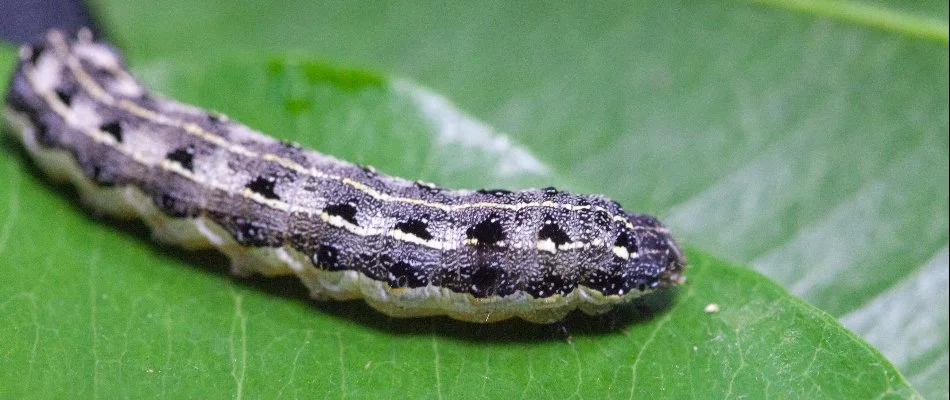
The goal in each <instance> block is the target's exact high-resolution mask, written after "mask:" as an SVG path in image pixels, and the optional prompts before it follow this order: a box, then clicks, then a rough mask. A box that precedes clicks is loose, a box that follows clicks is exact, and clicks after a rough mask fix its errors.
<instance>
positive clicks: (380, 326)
mask: <svg viewBox="0 0 950 400" xmlns="http://www.w3.org/2000/svg"><path fill="white" fill-rule="evenodd" d="M3 129H6V128H3ZM2 133H4V134H0V136H2V138H0V152H2V153H6V154H8V155H10V156H12V157H15V158H19V159H20V161H21V162H22V163H23V164H24V165H26V166H27V169H28V170H29V172H30V174H32V175H33V176H34V177H36V179H37V180H38V181H39V182H41V184H42V185H43V186H45V188H46V189H47V190H49V191H50V192H53V193H56V195H57V196H60V197H62V198H68V199H71V200H72V204H74V205H75V206H76V208H77V209H81V210H80V211H82V213H83V214H84V215H86V216H87V218H88V219H89V220H90V221H94V222H96V223H105V224H108V225H110V226H111V227H113V228H114V229H116V230H119V231H121V232H122V233H123V234H125V235H126V236H128V237H130V238H133V240H139V241H141V242H143V243H145V244H146V246H147V247H148V248H149V249H150V250H151V251H152V252H154V253H155V254H156V255H157V256H161V257H166V258H169V259H173V260H175V261H177V262H180V263H181V264H188V265H192V266H194V267H195V268H199V269H201V270H202V271H204V272H206V273H208V274H212V275H217V276H219V277H222V279H228V280H231V281H232V282H234V283H235V284H236V285H240V286H244V287H249V288H253V289H254V290H259V291H261V292H264V293H267V294H268V295H271V296H275V297H279V298H283V299H288V300H292V301H296V302H300V303H305V304H309V305H311V306H312V308H313V309H314V312H315V314H322V315H324V316H327V317H330V318H336V319H339V320H341V321H342V320H346V321H351V322H355V323H358V324H360V325H362V326H364V327H366V328H368V329H372V330H375V331H378V332H381V333H385V334H392V335H437V336H444V337H449V338H454V339H457V340H464V341H469V342H484V343H497V342H519V343H528V342H547V341H563V342H565V343H566V342H568V341H570V338H571V337H583V336H598V335H611V334H623V332H624V329H625V328H626V327H628V326H630V325H634V324H644V323H648V322H649V321H650V320H652V319H654V318H658V317H660V316H662V315H663V314H664V313H666V312H669V310H670V309H671V305H672V304H673V302H674V301H675V299H676V296H677V292H678V290H677V289H675V288H674V289H672V290H664V291H660V292H658V293H654V294H652V295H649V296H646V297H644V298H641V299H638V300H637V301H634V302H632V303H630V304H627V305H625V306H621V307H617V308H615V309H614V310H613V311H611V312H609V313H607V314H604V315H599V316H590V315H586V314H584V313H582V312H580V311H574V312H572V313H570V314H569V315H568V316H567V317H566V318H565V319H564V320H562V321H560V322H558V323H554V324H535V323H530V322H527V321H524V320H521V319H510V320H505V321H500V322H495V323H491V324H477V323H471V322H464V321H457V320H453V319H450V318H448V317H424V318H405V319H402V318H391V317H388V316H386V315H385V314H382V313H380V312H378V311H376V310H374V309H373V308H372V307H370V306H369V305H367V304H366V303H365V302H363V301H359V300H354V301H342V302H334V301H316V300H313V299H312V298H310V296H309V293H308V292H307V289H306V288H305V287H304V286H303V285H302V284H301V283H300V281H299V280H298V279H297V278H296V277H294V276H282V277H264V276H259V275H255V276H251V277H246V278H242V277H235V276H233V275H231V274H230V273H229V264H230V262H229V261H228V259H227V257H226V256H224V255H223V254H222V253H220V252H218V251H216V250H210V249H209V250H197V251H195V250H186V249H182V248H179V247H175V246H171V245H166V244H162V243H158V242H156V241H154V240H152V238H151V231H150V230H149V228H148V226H146V225H145V223H144V222H142V221H140V220H121V219H115V218H111V217H108V216H102V215H97V214H96V213H95V212H90V210H88V209H85V207H83V206H82V204H80V202H79V201H78V200H77V199H78V198H79V196H78V194H77V192H76V190H75V188H74V187H73V186H72V185H71V184H66V183H57V182H53V181H51V180H49V179H47V177H46V176H45V174H44V173H43V172H42V171H41V170H40V169H39V168H38V167H37V166H36V164H34V163H33V162H32V160H31V159H30V157H29V155H28V154H27V153H26V150H25V149H24V148H23V147H22V146H21V145H20V143H18V142H17V141H16V140H15V139H13V138H12V137H11V135H10V134H9V132H2ZM129 267H130V268H134V266H129ZM315 318H319V316H316V315H315Z"/></svg>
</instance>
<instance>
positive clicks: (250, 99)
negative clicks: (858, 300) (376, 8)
mask: <svg viewBox="0 0 950 400" xmlns="http://www.w3.org/2000/svg"><path fill="white" fill-rule="evenodd" d="M313 71H320V72H319V73H313ZM143 73H144V75H145V76H146V77H147V78H149V81H150V82H155V83H156V84H158V85H159V86H160V87H166V88H167V90H170V91H173V92H174V94H175V96H176V97H180V98H182V99H186V100H188V101H192V102H196V103H201V104H206V105H208V106H211V107H214V108H217V109H220V110H227V111H228V112H230V113H232V114H235V115H238V114H240V115H246V118H245V119H246V121H248V122H249V123H250V124H251V125H252V126H261V127H265V128H266V129H267V130H268V131H270V132H274V133H275V134H276V135H277V136H279V137H281V138H284V139H290V140H296V141H299V142H301V143H303V144H305V145H307V146H314V147H321V148H325V149H327V151H329V152H332V153H335V154H347V153H350V154H352V155H354V157H356V158H357V159H359V158H362V157H365V158H368V159H376V160H380V168H382V169H384V170H387V171H388V170H394V171H397V172H400V173H403V174H407V175H409V176H421V177H424V178H427V179H439V180H443V181H452V182H464V181H465V180H466V179H476V178H479V179H482V178H490V180H492V181H507V180H512V179H513V176H512V175H516V176H517V177H519V178H523V179H528V180H542V179H545V178H544V175H543V174H541V173H542V172H544V171H545V170H544V169H543V168H541V167H540V166H538V165H539V164H537V163H538V161H537V160H534V159H532V158H531V155H530V154H528V153H526V152H524V151H523V150H522V149H519V148H517V147H514V146H513V145H511V144H510V143H509V144H508V145H507V146H508V147H507V148H504V147H501V146H497V145H495V144H496V143H498V141H499V140H500V139H501V136H499V135H498V134H496V133H493V132H490V131H487V130H486V129H487V128H485V127H484V126H480V125H478V124H477V123H475V122H474V121H470V120H465V117H464V116H463V115H461V114H458V113H457V112H456V111H454V110H453V109H452V108H451V104H449V103H447V102H445V100H444V99H440V98H438V97H436V96H435V95H433V94H431V93H427V92H426V91H424V90H423V89H421V88H418V87H415V86H412V85H411V84H410V83H407V82H392V81H387V80H384V79H383V78H381V77H377V76H375V75H371V74H367V73H362V72H354V71H349V70H342V71H341V70H334V69H331V68H328V67H326V66H325V65H324V64H319V63H310V62H293V61H291V62H288V61H285V60H282V59H279V58H278V59H273V60H270V61H267V62H263V61H259V62H257V63H254V62H229V61H225V62H221V63H220V64H216V65H200V66H185V65H181V64H180V65H177V66H175V67H165V66H162V65H161V64H156V65H152V66H146V68H145V69H144V70H143ZM239 94H240V95H239ZM265 110H266V111H265ZM459 127H462V128H459ZM451 129H462V131H460V132H454V133H453V132H448V133H447V132H446V130H451ZM341 138H345V139H346V140H341ZM453 138H454V139H455V140H457V141H453V140H450V139H453ZM462 138H464V139H462ZM506 143H507V142H506ZM426 144H428V145H426ZM4 151H5V152H6V153H7V154H8V155H9V157H4V167H5V169H6V170H7V171H8V174H7V179H6V180H5V181H6V182H8V185H9V186H7V187H6V188H5V190H4V192H6V194H7V196H6V197H5V199H7V200H6V202H5V203H4V204H0V207H3V209H5V210H9V212H8V213H6V215H7V218H6V221H5V222H4V225H3V226H4V227H8V228H7V229H9V231H10V232H13V233H14V234H11V235H9V236H6V240H5V242H4V243H3V246H2V247H0V248H2V250H3V253H2V256H3V260H4V264H5V268H4V270H5V271H6V277H7V280H6V282H7V283H6V284H4V285H2V286H0V299H3V301H2V303H0V312H2V313H3V315H5V316H7V319H6V321H7V323H6V324H5V325H4V326H3V328H0V338H2V339H3V342H4V343H16V344H17V345H16V346H11V347H9V348H7V349H5V350H4V352H3V353H2V354H0V356H2V359H3V360H5V362H6V363H8V364H9V365H10V366H12V365H22V366H25V367H24V368H4V369H3V372H0V382H2V383H4V384H3V385H0V386H2V387H4V388H6V389H5V390H6V391H7V393H0V394H2V395H3V397H23V396H27V395H31V396H36V397H63V396H69V395H74V394H79V395H80V396H81V397H97V396H106V397H112V396H120V397H146V396H156V397H157V396H161V397H172V398H190V397H207V396H215V397H217V396H233V397H243V396H247V397H253V398H261V397H263V398H269V397H279V396H282V395H286V396H294V397H296V396H314V395H316V396H321V397H323V396H328V397H348V396H360V397H364V396H365V397H379V396H385V395H393V394H397V397H419V396H431V397H443V396H451V397H459V396H466V395H472V394H474V395H476V396H478V397H489V398H493V397H501V396H509V395H512V394H519V393H520V396H521V397H528V398H534V397H538V396H544V397H560V396H562V395H564V394H572V393H573V394H575V395H578V396H582V397H597V396H603V395H605V394H606V395H609V396H610V397H628V396H632V397H643V396H647V395H653V396H655V395H663V396H664V397H672V398H680V397H684V396H697V395H699V396H702V395H706V394H712V393H716V394H719V395H721V396H722V397H730V396H736V397H742V396H745V397H755V398H761V397H767V396H770V395H772V394H776V395H779V396H781V397H785V396H790V397H816V396H826V397H839V398H840V397H853V398H865V397H878V396H893V397H912V396H914V395H915V392H914V391H913V389H911V388H910V387H909V386H908V384H907V382H906V381H904V379H903V378H902V377H901V376H900V374H899V373H898V372H897V371H896V370H895V369H894V368H893V367H892V366H890V364H889V363H887V361H886V360H884V359H883V357H882V356H881V355H880V354H879V353H878V352H877V351H876V350H874V349H873V348H871V347H870V346H868V345H867V344H866V343H864V342H863V341H862V340H860V339H859V338H857V337H856V336H854V335H853V334H852V333H850V332H848V331H847V330H845V329H844V328H843V327H841V326H840V325H839V324H838V323H837V322H836V321H835V320H834V318H832V317H831V316H829V315H827V314H825V313H823V312H821V311H819V310H817V309H815V308H813V307H811V306H809V305H807V304H805V303H803V302H801V301H800V300H797V299H796V298H794V297H792V296H790V295H789V294H788V293H787V292H786V291H785V290H783V289H781V288H779V287H778V286H777V285H775V284H772V283H770V282H768V280H766V279H765V278H763V277H762V276H760V275H758V274H756V273H754V272H751V271H748V270H744V269H739V268H735V267H733V266H730V265H728V264H727V263H725V262H723V261H720V260H716V259H715V258H713V257H711V256H709V255H706V254H704V253H700V252H696V251H692V252H690V254H689V256H690V257H691V258H692V260H693V266H692V268H691V270H690V273H689V276H690V281H691V282H690V283H689V284H687V285H686V286H684V287H683V288H682V289H681V290H678V291H676V292H666V293H663V294H661V295H659V296H654V297H651V298H649V299H648V300H647V301H645V302H643V303H640V304H638V307H632V308H626V309H624V310H622V312H621V313H620V314H618V316H616V318H617V320H616V321H611V320H610V319H590V318H586V319H585V318H581V317H578V316H574V317H573V318H572V319H569V320H568V321H567V322H566V327H567V328H568V330H569V332H571V334H572V335H573V337H574V339H573V343H567V342H566V341H565V340H564V337H563V336H562V335H561V334H559V333H558V332H557V331H556V330H555V329H554V328H551V327H542V326H537V325H531V324H527V323H524V322H521V321H516V322H509V323H501V324H496V325H489V326H484V327H482V326H478V327H474V329H473V327H472V326H471V325H469V324H465V323H459V322H455V321H450V320H446V319H442V318H439V319H416V320H391V319H388V318H386V317H384V316H382V315H380V314H379V313H376V312H374V311H372V310H370V309H369V308H368V307H367V306H365V305H364V304H362V303H360V302H349V303H329V304H315V303H312V302H311V301H309V300H308V299H307V296H306V293H304V291H303V289H302V287H301V286H300V284H299V283H298V282H297V281H296V279H293V278H284V279H265V278H257V279H235V278H231V277H229V276H228V275H227V274H226V271H227V268H226V263H227V262H226V260H224V259H223V257H221V256H220V255H217V254H215V253H212V252H199V253H189V252H186V251H183V250H179V249H171V248H166V247H163V246H161V245H157V244H154V243H152V242H151V241H150V240H149V238H148V233H147V230H146V229H145V228H144V227H143V226H142V225H141V224H138V223H123V222H119V221H109V220H102V219H97V218H94V217H89V216H88V215H86V214H85V213H83V212H82V210H81V209H80V206H79V205H78V204H77V203H76V201H75V199H74V197H75V196H74V195H73V191H72V190H70V189H69V188H67V187H64V186H55V185H52V184H50V183H48V182H47V181H45V180H43V179H42V177H41V176H40V174H38V173H37V171H34V170H33V168H32V167H31V166H30V163H29V161H28V160H27V159H26V156H25V155H24V154H22V151H20V150H18V148H17V147H16V146H15V145H13V144H11V143H8V146H7V147H6V148H5V149H4ZM405 151H409V152H412V153H411V154H409V155H408V156H402V155H403V153H404V152H405ZM516 160H520V161H516ZM512 162H516V164H517V165H518V166H519V167H518V168H507V170H509V171H514V172H509V173H507V174H505V173H503V172H504V171H506V168H505V167H504V166H505V165H506V164H508V163H512ZM532 165H534V166H535V167H533V168H537V171H538V174H537V176H532V174H530V173H529V172H530V171H531V170H532V169H531V168H532V167H531V166H532ZM526 166H527V167H526ZM479 169H480V170H482V171H489V172H495V173H496V174H497V176H494V177H486V176H481V177H475V178H473V177H472V176H471V175H472V174H471V171H473V170H479ZM420 171H421V173H420ZM514 180H517V179H514ZM26 205H29V207H25V206H26ZM709 304H716V305H718V307H719V309H720V311H718V312H707V311H705V309H706V307H707V305H709ZM592 321H593V323H592ZM616 324H620V326H625V325H627V324H629V326H626V328H625V329H624V330H617V329H612V327H613V326H614V325H616ZM46 382H62V383H65V382H70V383H71V384H69V385H65V384H63V385H48V384H45V383H46Z"/></svg>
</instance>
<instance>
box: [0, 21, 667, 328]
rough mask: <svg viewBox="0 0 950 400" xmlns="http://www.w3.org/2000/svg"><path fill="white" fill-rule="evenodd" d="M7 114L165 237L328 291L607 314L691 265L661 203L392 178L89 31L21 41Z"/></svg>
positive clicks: (414, 309)
mask: <svg viewBox="0 0 950 400" xmlns="http://www.w3.org/2000/svg"><path fill="white" fill-rule="evenodd" d="M5 114H6V115H7V117H8V119H9V120H10V122H11V124H12V125H13V126H15V127H16V128H17V132H18V133H19V138H20V139H21V141H22V142H23V143H24V145H25V147H26V148H27V150H28V151H29V152H30V154H31V155H32V156H33V158H34V159H35V160H36V162H37V163H38V164H39V165H40V166H41V167H42V168H43V169H44V170H46V171H47V172H48V173H49V174H50V175H51V176H53V177H60V178H66V179H69V180H71V181H73V183H75V184H76V185H77V187H78V188H79V189H80V192H81V194H82V195H83V197H84V198H85V200H86V201H87V202H88V203H89V204H91V205H92V206H94V207H96V208H98V209H100V210H102V211H105V212H108V213H111V214H114V215H117V216H124V217H137V218H141V219H143V220H144V221H145V222H146V223H147V224H149V226H151V228H152V229H153V231H154V232H155V236H156V237H157V238H159V239H161V240H164V241H167V242H170V243H175V244H179V245H182V246H186V247H191V248H200V247H215V248H217V249H219V250H220V251H222V252H224V253H225V254H226V255H228V256H229V257H230V258H231V260H232V262H233V268H234V270H235V272H236V273H261V274H265V275H278V274H295V275H297V276H298V277H299V278H300V279H301V281H302V282H303V283H304V284H305V285H306V286H307V287H308V288H309V289H310V291H311V293H312V295H313V296H314V297H316V298H323V299H351V298H363V299H365V300H366V301H367V302H368V303H369V304H370V305H372V306H373V307H375V308H377V309H379V310H380V311H382V312H384V313H386V314H388V315H392V316H399V317H411V316H425V315H448V316H451V317H453V318H457V319H462V320H467V321H474V322H491V321H497V320H502V319H506V318H511V317H520V318H523V319H526V320H529V321H533V322H552V321H556V320H559V319H561V318H563V317H564V315H565V314H566V313H568V312H570V311H571V310H574V309H580V310H582V311H584V312H587V313H589V314H597V313H602V312H605V311H607V310H609V309H610V308H611V307H613V306H615V305H617V304H621V303H625V302H629V301H630V300H632V299H634V298H636V297H638V296H641V295H643V294H645V293H648V292H650V291H653V290H656V289H658V288H662V287H666V286H671V285H674V284H676V283H680V282H682V280H683V277H682V271H683V269H684V267H685V264H686V261H685V259H684V257H683V255H682V253H681V251H680V249H679V247H678V246H677V244H676V243H675V241H674V240H673V238H672V236H671V235H670V233H669V232H668V230H667V229H666V228H665V227H664V226H663V225H662V224H660V222H659V221H657V220H656V219H655V218H653V217H650V216H648V215H643V214H636V213H629V212H626V211H625V210H623V209H622V208H621V207H620V205H619V204H617V203H615V202H613V201H611V200H610V199H608V198H606V197H604V196H600V195H578V194H571V193H569V192H564V191H561V190H557V189H554V188H545V189H530V190H523V191H508V190H502V189H490V190H478V191H466V190H449V189H443V188H439V187H436V186H434V185H431V184H427V183H423V182H419V181H416V182H411V181H407V180H404V179H401V178H396V177H391V176H387V175H385V174H382V173H380V172H377V171H376V170H374V169H372V168H369V167H360V166H357V165H354V164H350V163H345V162H342V161H339V160H336V159H334V158H332V157H328V156H325V155H322V154H320V153H317V152H315V151H312V150H307V149H302V148H300V147H298V146H295V145H288V144H287V143H284V142H281V141H278V140H276V139H273V138H271V137H268V136H265V135H263V134H260V133H258V132H254V131H252V130H250V129H249V128H247V127H245V126H243V125H240V124H238V123H236V122H234V121H231V120H229V119H228V118H226V117H223V116H221V115H218V114H215V113H212V112H207V111H203V110H198V109H196V108H193V107H191V106H185V105H182V104H179V103H176V102H174V101H172V100H168V99H164V98H161V97H160V96H157V95H154V94H152V93H149V92H148V91H147V90H146V89H145V88H144V87H143V86H142V85H141V84H140V83H139V82H138V81H136V80H135V79H134V78H132V77H131V75H130V74H129V73H128V72H127V71H126V70H125V67H124V62H123V61H122V59H121V58H120V56H119V55H118V54H117V52H116V51H115V50H114V49H113V48H111V47H110V46H108V45H107V44H105V43H102V42H98V41H94V40H93V39H92V38H91V36H90V35H89V34H88V33H86V32H80V34H79V35H78V37H68V36H67V35H64V34H63V33H61V32H57V31H53V32H50V33H49V34H48V35H47V36H46V38H45V40H43V41H41V43H37V44H35V45H33V46H24V47H23V48H22V49H21V50H20V58H19V63H18V65H17V68H16V71H15V73H14V75H13V78H12V81H11V85H10V90H9V92H8V93H7V95H6V107H5Z"/></svg>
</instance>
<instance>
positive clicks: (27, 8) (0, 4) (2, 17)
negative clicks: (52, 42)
mask: <svg viewBox="0 0 950 400" xmlns="http://www.w3.org/2000/svg"><path fill="white" fill-rule="evenodd" d="M83 26H88V27H90V28H92V30H93V32H94V33H95V34H96V36H101V33H102V32H100V30H99V28H98V26H97V25H96V24H95V23H94V22H93V18H92V14H91V13H90V12H89V8H88V7H86V5H85V3H83V2H82V1H80V0H0V39H2V40H4V41H7V42H12V43H23V42H29V41H32V40H34V39H36V38H37V37H38V36H39V35H41V34H42V33H43V32H46V31H47V30H49V29H50V28H61V29H63V30H66V31H70V32H72V31H76V30H77V29H79V28H80V27H83Z"/></svg>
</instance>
